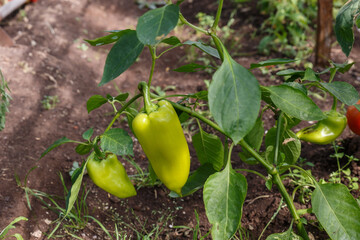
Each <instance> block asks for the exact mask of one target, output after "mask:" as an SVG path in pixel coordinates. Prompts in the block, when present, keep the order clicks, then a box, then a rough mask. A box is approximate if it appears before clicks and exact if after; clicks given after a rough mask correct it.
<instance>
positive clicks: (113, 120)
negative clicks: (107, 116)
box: [104, 93, 142, 133]
mask: <svg viewBox="0 0 360 240" xmlns="http://www.w3.org/2000/svg"><path fill="white" fill-rule="evenodd" d="M141 96H142V94H141V93H139V94H137V95H135V96H134V97H133V98H131V99H130V100H129V101H128V102H127V103H125V104H124V106H122V108H121V109H120V110H119V111H117V112H116V114H115V116H114V117H113V119H112V120H111V122H110V124H109V126H108V127H107V128H106V130H105V131H104V133H105V132H107V131H109V129H110V128H111V127H112V125H113V124H114V123H115V121H116V119H118V118H119V117H120V115H121V113H122V112H123V111H125V110H126V109H127V108H128V107H129V106H130V105H131V104H132V103H133V102H135V101H136V100H137V99H138V98H139V97H141Z"/></svg>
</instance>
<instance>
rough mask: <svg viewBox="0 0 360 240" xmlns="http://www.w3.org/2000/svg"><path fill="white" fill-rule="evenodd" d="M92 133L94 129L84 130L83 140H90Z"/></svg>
mask: <svg viewBox="0 0 360 240" xmlns="http://www.w3.org/2000/svg"><path fill="white" fill-rule="evenodd" d="M93 133H94V129H93V128H89V129H88V130H86V131H85V132H84V133H83V135H82V137H83V139H85V140H88V141H89V140H90V138H91V136H92V135H93Z"/></svg>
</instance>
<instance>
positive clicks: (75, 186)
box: [63, 154, 93, 218]
mask: <svg viewBox="0 0 360 240" xmlns="http://www.w3.org/2000/svg"><path fill="white" fill-rule="evenodd" d="M92 156H93V154H90V155H89V157H88V158H87V160H86V161H85V163H84V164H83V165H82V166H81V168H80V170H76V171H75V173H74V174H73V175H72V177H71V182H72V186H71V189H70V191H69V192H68V195H67V196H66V212H65V216H64V217H63V218H65V217H66V216H67V215H68V214H69V213H70V211H71V209H72V208H73V206H74V203H75V201H76V199H77V196H78V194H79V191H80V187H81V183H82V179H83V177H84V173H85V169H86V165H87V163H88V160H89V158H90V157H92Z"/></svg>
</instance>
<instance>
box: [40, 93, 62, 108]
mask: <svg viewBox="0 0 360 240" xmlns="http://www.w3.org/2000/svg"><path fill="white" fill-rule="evenodd" d="M41 103H42V105H43V108H44V109H46V110H51V109H54V108H55V107H56V104H58V103H59V97H58V96H44V99H43V100H42V101H41Z"/></svg>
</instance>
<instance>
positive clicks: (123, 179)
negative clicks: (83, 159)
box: [86, 152, 136, 198]
mask: <svg viewBox="0 0 360 240" xmlns="http://www.w3.org/2000/svg"><path fill="white" fill-rule="evenodd" d="M105 154H106V158H104V159H98V158H97V157H96V156H95V153H94V152H93V153H91V155H90V157H89V159H88V163H87V165H86V169H87V172H88V174H89V176H90V178H91V180H92V181H93V182H94V183H95V184H96V185H97V186H98V187H100V188H102V189H103V190H105V191H106V192H108V193H110V194H112V195H114V196H116V197H118V198H128V197H132V196H135V195H136V190H135V188H134V186H133V184H132V183H131V181H130V179H129V176H128V175H127V173H126V170H125V168H124V166H123V165H122V164H121V162H120V161H119V160H118V159H117V157H116V155H115V154H113V153H105Z"/></svg>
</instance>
